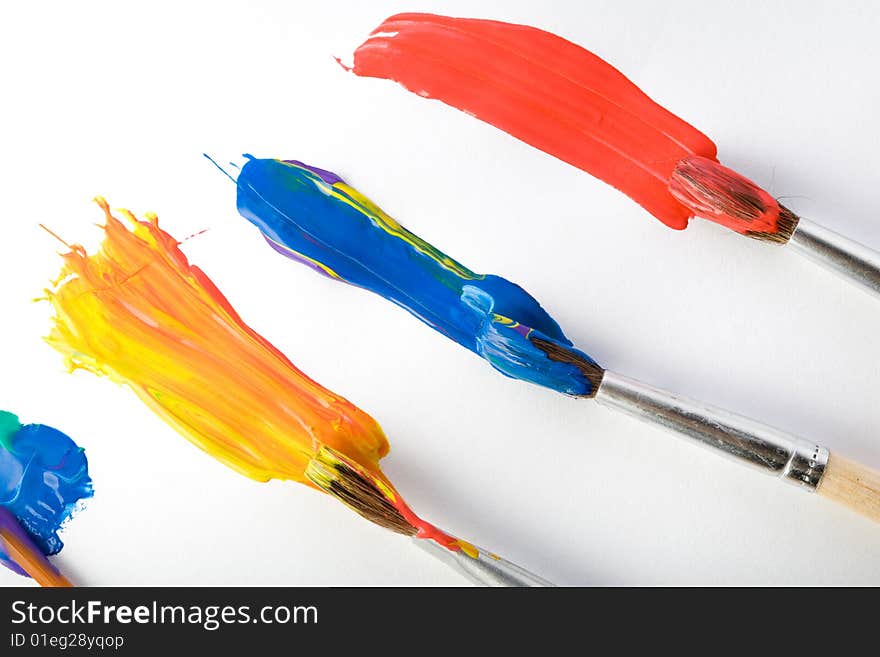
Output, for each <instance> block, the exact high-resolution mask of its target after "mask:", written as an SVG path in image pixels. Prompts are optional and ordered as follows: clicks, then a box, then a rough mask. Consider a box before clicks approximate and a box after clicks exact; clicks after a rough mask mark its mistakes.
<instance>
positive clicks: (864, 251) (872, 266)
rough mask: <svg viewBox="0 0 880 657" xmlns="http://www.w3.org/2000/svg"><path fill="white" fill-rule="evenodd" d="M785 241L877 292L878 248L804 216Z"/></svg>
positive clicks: (879, 275)
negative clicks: (855, 240)
mask: <svg viewBox="0 0 880 657" xmlns="http://www.w3.org/2000/svg"><path fill="white" fill-rule="evenodd" d="M788 244H789V245H790V248H791V249H792V250H794V251H797V252H798V253H800V254H801V255H803V256H805V257H806V258H809V259H810V260H812V261H814V262H816V263H818V264H820V265H822V266H823V267H825V268H827V269H830V270H831V271H833V272H834V273H836V274H837V275H839V276H842V277H843V278H846V279H849V280H850V281H853V282H854V283H858V284H859V285H860V286H862V287H863V288H865V289H866V290H868V291H869V292H873V293H874V294H877V295H880V252H878V251H875V250H874V249H871V248H868V247H867V246H865V245H864V244H859V243H858V242H854V241H853V240H851V239H849V238H847V237H844V236H843V235H840V234H839V233H835V232H834V231H833V230H829V229H827V228H824V227H823V226H820V225H818V224H815V223H813V222H812V221H808V220H807V219H799V220H798V224H797V227H796V228H795V230H794V232H793V233H792V235H791V237H790V238H789V240H788Z"/></svg>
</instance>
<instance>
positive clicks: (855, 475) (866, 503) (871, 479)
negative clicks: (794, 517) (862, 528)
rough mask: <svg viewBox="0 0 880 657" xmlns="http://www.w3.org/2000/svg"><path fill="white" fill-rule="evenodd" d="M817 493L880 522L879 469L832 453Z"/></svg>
mask: <svg viewBox="0 0 880 657" xmlns="http://www.w3.org/2000/svg"><path fill="white" fill-rule="evenodd" d="M817 492H818V493H819V495H821V496H822V497H827V498H828V499H829V500H833V501H835V502H837V503H838V504H843V505H844V506H846V507H848V508H850V509H852V510H853V511H855V512H857V513H861V514H862V515H863V516H866V517H868V518H870V519H871V520H873V521H875V522H880V472H878V471H877V470H872V469H871V468H867V467H865V466H864V465H861V464H860V463H855V462H853V461H850V460H849V459H845V458H843V457H842V456H838V455H837V454H833V455H832V456H831V458H830V459H829V460H828V465H827V466H826V467H825V475H824V476H823V477H822V480H821V481H820V482H819V488H818V490H817Z"/></svg>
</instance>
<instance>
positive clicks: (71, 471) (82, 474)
mask: <svg viewBox="0 0 880 657" xmlns="http://www.w3.org/2000/svg"><path fill="white" fill-rule="evenodd" d="M91 496H92V480H91V478H90V477H89V465H88V461H87V459H86V455H85V452H84V451H83V449H82V448H80V447H78V446H77V445H76V443H75V442H73V440H71V439H70V438H69V437H68V436H67V435H65V434H63V433H61V432H60V431H58V430H57V429H53V428H52V427H47V426H46V425H44V424H25V425H22V424H21V423H20V422H19V421H18V417H17V416H15V415H13V414H12V413H8V412H6V411H0V506H3V507H4V508H5V509H6V510H7V511H9V513H11V514H12V516H14V518H15V519H16V520H17V521H18V524H19V525H20V526H21V528H22V529H24V531H25V532H26V534H27V537H28V538H29V539H30V542H31V543H33V544H34V545H36V547H37V548H39V549H40V550H41V551H42V553H43V554H44V555H46V556H48V555H52V554H57V553H58V552H60V551H61V548H63V547H64V543H63V542H62V541H61V538H60V537H59V535H58V534H59V531H60V530H61V527H62V526H63V525H64V523H66V522H67V521H68V520H69V519H70V518H71V517H72V516H73V514H74V512H75V511H76V510H77V509H79V508H80V507H81V506H82V502H83V500H85V499H87V498H89V497H91ZM2 548H3V544H2V541H0V563H2V564H3V565H4V566H6V567H7V568H9V569H11V570H13V571H15V572H16V573H19V574H20V575H26V573H25V572H24V571H23V570H22V569H21V568H20V567H19V566H18V565H17V564H16V563H15V562H13V561H12V560H11V559H10V558H9V555H8V554H6V553H5V552H4V551H3V549H2Z"/></svg>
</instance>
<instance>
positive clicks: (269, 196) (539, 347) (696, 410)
mask: <svg viewBox="0 0 880 657" xmlns="http://www.w3.org/2000/svg"><path fill="white" fill-rule="evenodd" d="M246 157H247V158H248V161H247V163H246V164H245V165H244V166H243V167H242V168H241V170H240V172H239V174H238V177H237V178H232V177H231V176H230V178H232V179H233V180H234V181H235V182H236V188H237V206H238V210H239V213H240V214H241V215H242V216H243V217H245V218H246V219H247V220H248V221H250V222H251V223H253V224H254V225H256V226H257V227H258V228H259V229H260V230H261V232H262V233H263V236H264V237H265V238H266V240H267V241H268V242H269V244H270V245H271V246H272V248H274V249H275V250H276V251H278V252H280V253H282V254H284V255H286V256H288V257H290V258H292V259H294V260H297V261H300V262H303V263H305V264H308V265H309V266H311V267H312V268H314V269H315V270H316V271H318V272H320V273H322V274H324V275H326V276H329V277H330V278H332V279H334V280H340V281H344V282H348V283H351V284H353V285H356V286H358V287H363V288H366V289H368V290H371V291H373V292H376V293H377V294H380V295H382V296H383V297H385V298H387V299H389V300H391V301H393V302H394V303H396V304H397V305H399V306H402V307H403V308H406V309H407V310H409V311H410V312H411V313H412V314H414V315H415V316H416V317H418V318H419V319H421V320H422V321H423V322H425V323H427V324H428V325H429V326H431V327H432V328H434V329H436V330H437V331H439V332H441V333H442V334H444V335H446V336H447V337H449V338H451V339H453V340H455V341H456V342H458V343H459V344H461V345H462V346H464V347H466V348H468V349H470V350H471V351H473V352H474V353H476V354H477V355H479V356H481V357H482V358H484V359H486V360H488V361H489V362H490V364H491V365H492V366H493V367H494V368H495V369H497V370H499V371H500V372H502V373H503V374H505V375H507V376H510V377H513V378H517V379H521V380H524V381H529V382H532V383H536V384H539V385H542V386H544V387H548V388H551V389H553V390H556V391H558V392H563V393H565V394H568V395H571V396H574V397H583V398H594V399H596V401H598V402H599V403H601V404H603V405H604V406H608V407H610V408H614V409H616V410H619V411H623V412H624V413H627V414H628V415H632V416H634V417H637V418H639V419H641V420H644V421H647V422H649V423H651V424H655V425H658V426H660V427H663V428H665V429H670V430H672V431H675V432H676V433H678V434H679V435H681V436H684V437H686V438H688V439H690V440H691V441H693V442H696V443H698V444H700V445H703V446H705V447H708V448H710V449H712V450H714V451H716V452H718V453H720V454H723V455H725V456H728V457H731V458H733V459H735V460H737V461H739V462H741V463H744V464H746V465H750V466H752V467H754V468H756V469H758V470H761V471H763V472H765V473H768V474H771V475H773V476H776V477H778V478H780V479H782V480H783V481H785V482H787V483H791V484H795V485H796V486H798V487H799V488H801V489H802V490H804V491H808V492H818V493H819V495H821V496H823V497H827V498H829V499H831V500H834V501H836V502H838V503H840V504H842V505H844V506H847V507H849V508H851V509H853V510H855V511H858V512H860V513H862V514H864V515H866V516H868V517H869V518H871V519H873V520H875V521H880V475H878V473H877V472H876V471H873V470H870V469H868V468H866V467H865V466H862V465H859V464H857V463H854V462H852V461H849V460H847V459H845V458H842V457H839V456H837V455H834V456H833V457H832V456H831V455H830V452H829V450H828V449H827V448H826V447H823V446H821V445H819V444H817V443H815V442H813V441H809V440H805V439H801V438H798V437H795V436H793V435H790V434H787V433H784V432H782V431H779V430H777V429H774V428H771V427H768V426H765V425H763V424H760V423H758V422H755V421H753V420H750V419H748V418H745V417H742V416H738V415H734V414H732V413H728V412H726V411H722V410H719V409H715V408H713V407H711V406H707V405H705V404H701V403H698V402H694V401H690V400H687V399H684V398H682V397H679V396H677V395H674V394H672V393H668V392H664V391H661V390H658V389H656V388H652V387H650V386H647V385H645V384H642V383H639V382H638V381H635V380H633V379H630V378H627V377H625V376H621V375H619V374H615V373H613V372H609V371H606V370H605V369H604V368H603V367H601V366H600V365H599V364H598V363H597V362H596V361H595V360H593V359H592V358H591V357H590V356H588V355H587V354H585V353H584V352H582V351H579V350H578V349H576V348H575V347H574V346H573V345H572V343H571V341H570V340H568V338H566V337H565V335H564V333H563V332H562V330H561V329H560V327H559V325H558V324H557V323H556V322H555V320H553V318H552V317H551V316H550V315H549V314H548V313H547V312H546V311H545V310H544V309H543V308H542V307H541V306H540V304H539V303H538V302H537V300H535V299H534V298H533V297H532V296H531V295H529V294H528V293H527V292H526V291H525V290H523V289H522V288H521V287H519V286H517V285H515V284H513V283H511V282H510V281H507V280H505V279H502V278H500V277H498V276H494V275H484V274H478V273H475V272H473V271H471V270H470V269H468V268H467V267H465V266H464V265H462V264H461V263H459V262H458V261H456V260H454V259H453V258H451V257H450V256H448V255H446V254H445V253H443V252H442V251H440V250H439V249H437V248H436V247H434V246H433V245H431V244H429V243H427V242H426V241H424V240H423V239H421V238H419V237H418V236H417V235H415V234H413V233H412V232H410V231H408V230H407V229H406V228H404V227H403V226H402V225H401V224H400V223H398V222H397V221H395V220H394V219H393V218H392V217H390V216H389V215H388V214H387V213H385V212H384V211H383V210H382V209H381V208H380V207H379V206H378V205H376V204H375V203H374V202H372V201H371V200H370V199H369V198H367V197H366V196H365V195H364V194H362V193H361V192H359V191H358V190H357V189H355V188H353V187H352V186H350V185H348V184H347V183H346V182H345V181H344V180H343V179H342V178H341V177H340V176H339V175H338V174H335V173H333V172H331V171H328V170H326V169H321V168H318V167H312V166H309V165H306V164H303V163H302V162H298V161H295V160H285V161H282V160H272V159H257V158H253V157H252V156H246ZM209 159H210V158H209ZM212 161H213V160H212ZM215 165H216V163H215ZM224 173H225V172H224ZM227 175H229V174H227Z"/></svg>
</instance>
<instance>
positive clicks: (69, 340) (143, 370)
mask: <svg viewBox="0 0 880 657" xmlns="http://www.w3.org/2000/svg"><path fill="white" fill-rule="evenodd" d="M96 201H97V202H98V204H99V205H100V206H101V207H102V208H103V209H104V213H105V215H106V225H105V226H104V230H105V237H104V241H103V243H102V246H101V248H100V250H99V251H98V252H97V253H95V254H94V255H88V254H87V253H86V251H85V249H83V248H82V247H81V246H73V247H71V250H70V252H68V253H66V254H64V255H63V256H62V257H63V258H64V266H63V269H62V271H61V274H60V276H59V277H58V279H57V280H56V281H55V283H54V284H53V289H51V290H47V298H48V300H49V301H50V302H51V303H52V306H53V308H54V310H55V316H54V318H53V328H52V331H51V333H50V335H49V336H48V337H47V338H46V339H47V341H48V343H49V344H50V345H52V346H53V347H54V348H55V349H57V350H58V351H60V352H61V353H62V354H64V356H65V358H66V361H67V365H68V367H69V368H70V369H71V370H73V369H76V368H82V369H85V370H89V371H91V372H94V373H95V374H99V375H105V376H107V377H109V378H111V379H113V380H114V381H117V382H119V383H122V384H124V385H126V386H128V387H129V388H131V389H132V390H133V391H134V392H135V393H136V394H137V395H138V397H140V398H141V399H142V400H143V401H144V402H145V403H146V404H147V405H148V406H149V407H150V408H152V409H153V411H155V412H156V413H157V414H158V415H159V416H160V417H162V418H163V419H164V420H165V421H167V422H168V423H169V424H171V425H172V426H174V427H175V428H176V429H177V430H178V431H180V433H182V434H183V435H184V436H185V437H186V438H188V439H189V440H190V441H192V442H193V443H194V444H195V445H197V446H198V447H199V448H201V449H203V450H204V451H206V452H207V453H208V454H210V455H211V456H213V457H214V458H216V459H218V460H219V461H221V462H222V463H225V464H226V465H228V466H229V467H231V468H233V469H235V470H237V471H238V472H240V473H242V474H244V475H246V476H248V477H251V478H252V479H256V480H258V481H267V480H269V479H285V480H293V481H298V482H301V483H305V484H308V485H312V484H311V483H310V482H309V481H308V480H307V479H306V477H305V470H306V467H307V465H308V463H309V461H310V460H311V459H312V457H313V456H314V455H315V454H316V452H317V450H318V449H319V448H320V447H321V446H322V445H326V446H328V447H331V448H332V449H334V450H337V451H338V452H340V453H342V454H344V455H345V456H347V457H348V458H350V459H352V460H354V461H356V462H357V463H358V464H360V465H361V466H362V467H363V468H364V469H365V470H368V471H369V472H371V473H373V474H374V476H375V477H376V478H377V479H378V480H381V481H382V482H385V484H386V485H387V487H388V489H390V490H393V487H392V486H391V484H390V482H388V480H387V479H386V478H385V477H384V475H383V474H382V473H381V471H380V470H379V465H378V463H379V459H380V458H382V457H383V456H384V455H385V454H387V453H388V449H389V446H388V441H387V440H386V438H385V435H384V433H383V432H382V429H381V428H380V427H379V425H378V423H377V422H376V421H375V420H374V419H373V418H372V417H370V416H369V415H367V414H366V413H365V412H364V411H362V410H360V409H359V408H357V407H356V406H354V405H353V404H351V403H350V402H348V401H347V400H346V399H344V398H342V397H340V396H338V395H336V394H334V393H333V392H331V391H329V390H327V389H326V388H324V387H323V386H321V385H320V384H318V383H316V382H315V381H313V380H312V379H310V378H309V377H308V376H306V375H305V374H303V373H302V372H301V371H300V370H298V369H297V368H296V367H295V366H294V365H293V363H291V362H290V361H289V360H288V359H287V358H286V357H285V356H284V355H283V354H282V353H281V352H280V351H278V350H277V349H276V348H275V347H273V346H272V345H271V344H270V343H269V342H268V341H267V340H266V339H265V338H263V337H262V336H260V335H259V334H257V333H256V332H255V331H254V330H253V329H251V328H250V327H249V326H248V325H247V324H245V323H244V322H243V321H242V320H241V318H240V317H239V316H238V314H237V313H236V312H235V310H234V309H233V308H232V306H231V305H230V304H229V302H228V301H227V300H226V298H225V297H224V296H223V295H222V294H221V293H220V291H219V290H218V289H217V288H216V287H215V286H214V284H213V283H212V282H211V280H210V279H209V278H208V277H207V276H206V275H205V274H204V273H203V272H202V271H201V270H200V269H199V268H198V267H196V266H194V265H191V264H190V263H189V262H188V260H187V258H186V256H185V255H184V254H183V252H182V251H181V250H180V248H179V246H178V242H177V240H175V239H174V238H173V237H172V236H171V235H169V234H168V233H166V232H164V231H162V230H161V229H160V228H159V224H158V220H157V219H156V217H155V215H152V216H149V220H148V221H139V220H137V219H135V217H134V216H133V215H131V214H130V213H129V212H123V214H124V215H125V217H126V219H127V223H128V224H129V226H128V227H126V225H124V224H123V223H122V222H121V221H119V220H118V219H116V218H114V217H113V216H112V215H111V213H110V210H109V208H108V206H107V203H106V202H105V201H104V199H102V198H98V199H96Z"/></svg>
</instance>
